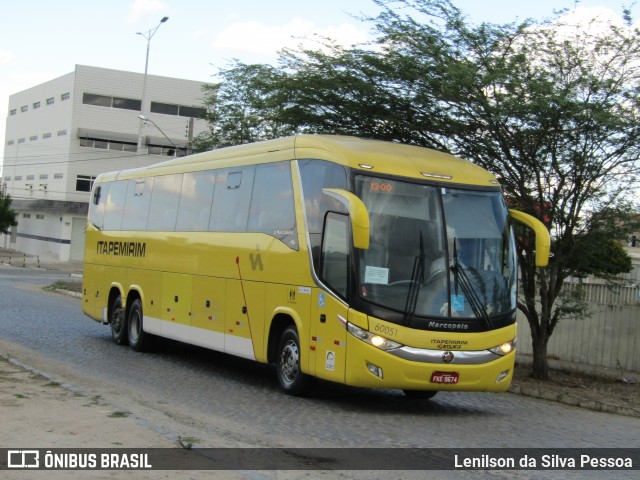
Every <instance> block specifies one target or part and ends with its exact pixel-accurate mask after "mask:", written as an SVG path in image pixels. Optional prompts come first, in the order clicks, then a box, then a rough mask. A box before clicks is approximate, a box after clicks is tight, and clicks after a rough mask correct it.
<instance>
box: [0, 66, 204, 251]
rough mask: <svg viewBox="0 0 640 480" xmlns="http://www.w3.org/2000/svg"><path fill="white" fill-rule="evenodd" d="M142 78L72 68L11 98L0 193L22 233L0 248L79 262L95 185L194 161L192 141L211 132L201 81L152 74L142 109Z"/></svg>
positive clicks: (1, 241)
mask: <svg viewBox="0 0 640 480" xmlns="http://www.w3.org/2000/svg"><path fill="white" fill-rule="evenodd" d="M144 78H145V76H144V75H143V74H140V73H134V72H125V71H120V70H111V69H105V68H97V67H89V66H83V65H76V68H75V71H73V72H71V73H69V74H67V75H63V76H62V77H59V78H56V79H53V80H51V81H48V82H45V83H43V84H40V85H38V86H35V87H33V88H29V89H27V90H24V91H22V92H19V93H16V94H14V95H11V96H10V97H9V111H8V112H7V113H8V116H7V127H6V140H5V148H4V157H3V168H2V184H1V185H0V186H1V188H3V189H4V190H5V192H6V193H8V194H9V195H11V198H12V199H13V203H12V208H13V209H14V210H15V211H16V212H17V216H16V219H17V220H18V226H17V227H15V228H14V229H13V230H12V232H11V234H10V235H0V246H2V247H4V248H9V249H15V250H19V251H22V252H25V253H27V254H32V255H38V256H40V257H42V258H44V259H51V260H60V261H67V260H81V259H82V258H83V251H84V232H85V227H86V214H87V210H88V203H89V197H90V191H91V187H92V185H93V180H94V179H95V178H96V176H97V175H98V174H100V173H103V172H107V171H114V170H122V169H128V168H136V167H143V166H147V165H150V164H154V163H158V162H161V161H164V160H167V159H168V158H167V157H172V156H182V155H185V154H187V153H188V144H189V140H190V139H191V138H192V137H193V136H196V135H198V134H199V133H201V132H202V131H204V130H206V128H207V124H206V121H205V120H202V119H201V118H200V117H202V115H203V113H204V112H205V110H204V108H203V101H204V92H203V85H204V82H198V81H192V80H183V79H178V78H170V77H161V76H155V75H147V79H146V82H147V85H146V94H145V98H144V102H143V99H142V92H143V84H144ZM143 103H144V104H143ZM141 115H142V116H143V119H141V118H140V116H141ZM139 141H140V144H141V148H138V142H139Z"/></svg>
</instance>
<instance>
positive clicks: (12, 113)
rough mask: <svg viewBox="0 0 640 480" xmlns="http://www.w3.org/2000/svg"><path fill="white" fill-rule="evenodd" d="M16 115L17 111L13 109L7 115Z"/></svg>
mask: <svg viewBox="0 0 640 480" xmlns="http://www.w3.org/2000/svg"><path fill="white" fill-rule="evenodd" d="M16 113H18V110H17V109H15V108H12V109H11V111H10V112H9V115H15V114H16Z"/></svg>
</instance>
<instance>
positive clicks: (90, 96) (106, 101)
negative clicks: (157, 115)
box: [82, 93, 142, 112]
mask: <svg viewBox="0 0 640 480" xmlns="http://www.w3.org/2000/svg"><path fill="white" fill-rule="evenodd" d="M82 103H84V104H85V105H97V106H99V107H113V108H123V109H125V110H135V111H138V112H139V111H140V109H141V108H142V101H140V100H136V99H134V98H120V97H110V96H108V95H97V94H95V93H83V94H82Z"/></svg>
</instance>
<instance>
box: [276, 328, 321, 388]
mask: <svg viewBox="0 0 640 480" xmlns="http://www.w3.org/2000/svg"><path fill="white" fill-rule="evenodd" d="M277 373H278V383H279V384H280V387H281V388H282V390H283V391H284V392H285V393H287V394H289V395H296V396H303V395H305V394H306V393H308V392H309V389H310V387H311V383H312V382H311V377H310V376H309V375H306V374H305V373H303V372H302V369H301V368H300V338H299V337H298V331H297V330H296V328H295V327H294V326H288V327H287V328H285V329H284V331H283V332H282V335H281V336H280V341H279V342H278V357H277Z"/></svg>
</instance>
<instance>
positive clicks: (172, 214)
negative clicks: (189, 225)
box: [147, 173, 182, 232]
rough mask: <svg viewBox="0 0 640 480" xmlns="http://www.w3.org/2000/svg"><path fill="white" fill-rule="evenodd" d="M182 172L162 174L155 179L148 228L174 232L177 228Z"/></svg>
mask: <svg viewBox="0 0 640 480" xmlns="http://www.w3.org/2000/svg"><path fill="white" fill-rule="evenodd" d="M181 188H182V174H181V173H180V174H174V175H161V176H158V177H155V179H154V181H153V193H152V194H151V207H150V208H149V217H148V218H147V230H150V231H161V232H173V231H174V230H175V228H176V218H177V216H178V203H179V201H180V190H181Z"/></svg>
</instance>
